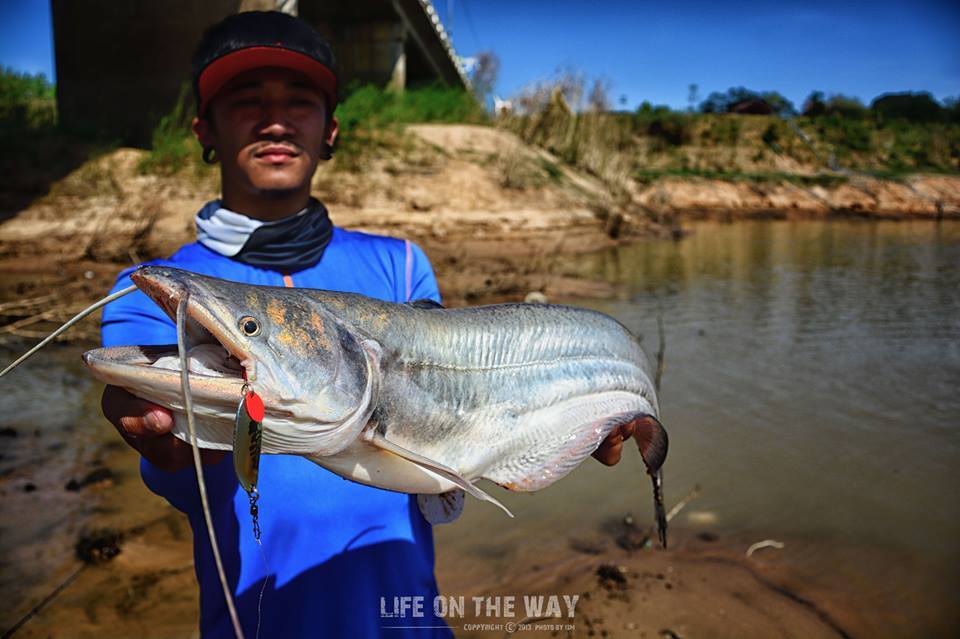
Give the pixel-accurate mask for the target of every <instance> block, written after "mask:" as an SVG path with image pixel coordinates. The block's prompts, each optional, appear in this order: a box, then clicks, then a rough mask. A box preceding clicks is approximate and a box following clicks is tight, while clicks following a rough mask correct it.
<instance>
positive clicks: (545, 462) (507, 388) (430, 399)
mask: <svg viewBox="0 0 960 639" xmlns="http://www.w3.org/2000/svg"><path fill="white" fill-rule="evenodd" d="M132 277H133V280H134V282H135V283H136V284H137V286H138V287H139V288H140V289H141V290H142V291H144V292H145V293H146V294H147V295H149V296H150V297H151V298H152V299H153V300H154V301H155V302H156V303H157V304H158V305H159V306H160V307H161V308H163V309H164V310H165V311H166V312H167V313H168V314H170V315H172V314H173V313H174V310H175V309H176V307H177V304H178V303H179V301H180V299H181V298H185V299H186V302H185V306H186V311H185V312H186V314H187V317H188V322H187V332H188V342H190V344H188V345H190V346H192V349H191V351H190V352H191V353H194V354H195V360H196V362H195V363H194V361H193V360H191V364H190V367H191V371H192V372H191V380H192V381H191V387H192V388H195V389H196V395H195V397H194V402H193V403H194V405H195V406H196V414H197V417H198V420H197V424H198V441H199V443H200V445H201V446H202V447H208V448H220V449H230V448H232V447H233V431H234V423H235V417H236V407H237V403H238V401H239V399H240V396H241V389H244V388H247V386H246V385H245V383H246V382H245V381H244V379H245V380H247V382H249V387H251V388H253V389H254V390H255V391H256V392H257V393H259V395H260V397H261V398H262V399H263V402H264V404H265V406H266V416H265V418H264V420H263V425H262V426H263V428H262V450H263V452H264V453H286V454H299V455H303V456H306V457H308V458H309V459H311V460H313V461H315V462H316V463H318V464H320V465H322V466H324V467H326V468H328V469H330V470H332V471H334V472H336V473H338V474H340V475H342V476H344V477H347V478H349V479H352V480H354V481H359V482H362V483H366V484H370V485H374V486H378V487H381V488H387V489H391V490H398V491H402V492H409V493H418V494H424V495H429V494H440V493H448V492H450V491H452V490H455V489H456V488H458V487H459V488H462V489H465V490H467V492H470V493H471V494H475V495H478V496H481V495H485V494H484V493H482V491H478V489H475V487H474V486H473V482H474V481H475V480H477V479H481V478H483V479H489V480H491V481H493V482H496V483H497V484H499V485H501V486H504V487H506V488H508V489H512V490H537V489H540V488H543V487H545V486H548V485H550V484H552V483H553V482H554V481H556V480H558V479H560V478H561V477H563V476H564V475H566V474H567V473H569V472H570V471H571V470H572V469H573V468H575V467H576V466H577V465H578V464H579V463H580V462H581V461H583V460H584V459H585V458H586V457H587V456H589V455H590V454H591V453H592V452H593V451H594V450H596V449H597V447H598V446H599V445H600V443H601V442H602V441H603V440H604V438H605V437H607V435H608V434H609V433H610V432H611V431H613V430H614V429H615V428H617V427H618V426H621V425H624V424H628V423H631V422H632V423H633V425H634V427H635V430H636V434H635V438H636V440H637V442H638V444H639V447H640V451H641V455H642V457H643V460H644V463H645V464H646V467H647V472H648V473H649V474H650V475H651V476H653V477H654V485H655V489H657V490H658V486H659V469H660V466H661V465H662V463H663V461H664V459H665V457H666V453H667V436H666V431H665V430H664V429H663V428H662V426H661V425H660V423H659V421H658V415H659V407H658V404H657V397H656V392H655V389H654V385H653V383H652V380H651V376H650V372H649V366H648V363H647V358H646V357H645V355H644V353H643V350H642V349H641V347H640V345H639V343H638V341H637V339H636V338H635V337H634V336H633V335H631V334H630V332H629V331H628V330H627V329H626V328H624V327H623V326H622V325H621V324H620V323H618V322H617V321H616V320H614V319H613V318H610V317H608V316H606V315H603V314H601V313H598V312H595V311H591V310H586V309H580V308H573V307H566V306H555V305H543V304H504V305H493V306H482V307H474V308H464V309H443V308H441V307H439V306H438V305H435V304H432V303H430V302H415V303H412V304H395V303H390V302H383V301H380V300H375V299H372V298H369V297H365V296H362V295H355V294H349V293H337V292H330V291H318V290H309V289H290V288H274V287H261V286H252V285H246V284H239V283H236V282H228V281H225V280H219V279H215V278H210V277H206V276H201V275H196V274H192V273H188V272H185V271H180V270H178V269H172V268H167V267H145V268H142V269H140V270H138V271H136V272H135V273H134V274H133V276H132ZM185 294H186V295H185ZM173 350H174V349H173V347H169V348H167V349H164V347H123V348H108V349H98V350H96V351H91V352H88V353H86V354H85V355H84V361H85V363H86V364H87V366H88V367H89V368H90V370H91V371H92V372H93V374H94V375H95V376H97V377H98V378H99V379H101V380H102V381H104V382H106V383H109V384H115V385H119V386H122V387H124V388H126V389H128V390H129V391H130V392H132V393H134V394H135V395H138V396H140V397H143V398H144V399H147V400H150V401H155V402H157V403H160V404H162V405H164V406H167V407H169V408H170V409H171V410H173V411H174V412H175V421H176V424H177V426H176V428H175V434H176V435H177V436H180V437H182V438H184V439H186V438H187V436H186V427H185V420H184V419H183V403H182V401H181V399H180V394H179V391H178V388H179V372H178V371H179V367H178V364H177V363H176V362H175V361H174V360H173V358H172V357H171V356H170V353H172V352H173ZM164 353H166V355H164ZM217 353H219V355H217ZM195 367H196V368H195ZM241 376H243V378H241ZM481 498H483V497H481ZM491 501H495V500H493V499H491Z"/></svg>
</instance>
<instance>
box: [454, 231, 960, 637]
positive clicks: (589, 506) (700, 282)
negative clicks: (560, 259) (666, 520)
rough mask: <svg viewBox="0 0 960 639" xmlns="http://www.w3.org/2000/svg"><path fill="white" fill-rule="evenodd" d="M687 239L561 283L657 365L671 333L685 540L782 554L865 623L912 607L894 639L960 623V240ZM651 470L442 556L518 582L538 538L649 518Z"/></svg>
mask: <svg viewBox="0 0 960 639" xmlns="http://www.w3.org/2000/svg"><path fill="white" fill-rule="evenodd" d="M691 230H692V231H693V233H692V235H691V236H689V237H687V238H685V239H683V240H682V241H679V242H676V243H673V242H664V241H647V242H642V243H639V244H636V245H633V246H628V247H622V248H618V249H615V250H611V251H608V252H604V253H599V254H597V255H595V256H592V257H590V258H588V259H587V260H586V261H582V260H581V261H579V262H578V263H577V264H576V265H570V266H569V267H568V269H571V270H573V272H578V273H579V274H582V275H590V276H593V277H600V278H605V279H606V280H608V281H609V282H612V283H617V284H622V285H624V286H625V290H626V293H625V295H624V296H623V299H617V300H615V301H603V302H597V301H589V300H579V301H577V303H578V304H580V305H585V306H591V307H593V308H596V309H597V310H600V311H603V312H605V313H609V314H611V315H613V316H614V317H616V318H618V319H619V320H620V321H621V322H623V323H624V324H625V325H626V326H627V327H629V328H630V329H631V330H633V331H634V332H635V333H637V334H640V335H643V336H644V341H643V343H644V347H645V350H647V352H648V354H649V355H651V356H652V357H651V359H652V358H653V356H655V354H656V352H657V350H658V348H659V346H658V329H657V316H658V314H659V315H661V316H662V318H663V323H664V334H665V341H666V344H665V350H664V354H665V368H664V372H663V377H662V389H661V395H660V403H661V409H662V419H663V422H664V424H665V425H666V427H667V429H668V431H669V433H670V454H669V457H668V459H667V463H666V466H665V471H664V472H665V481H666V490H667V502H668V507H669V505H670V504H671V503H673V502H675V501H676V500H678V499H679V498H680V497H682V496H683V495H684V494H685V493H687V492H688V491H689V490H690V489H691V488H692V487H693V486H694V485H695V484H699V485H700V486H701V487H702V491H703V492H702V496H701V497H700V498H698V499H697V500H696V501H694V502H693V503H691V505H690V506H689V507H688V508H687V510H685V511H683V514H681V516H680V517H679V518H678V520H677V522H676V524H677V526H678V527H685V528H688V529H692V530H699V529H703V530H708V531H712V532H715V533H720V534H721V535H737V536H742V537H743V538H745V539H750V540H754V541H755V540H760V539H765V538H773V539H778V540H786V543H787V552H788V554H789V556H790V557H791V559H792V560H793V561H794V562H795V563H796V564H797V565H798V566H800V567H801V568H802V569H803V570H804V572H805V573H806V574H808V575H809V577H810V579H812V580H814V581H819V582H821V584H822V585H828V584H829V585H831V586H832V587H834V588H839V589H841V590H847V591H852V592H853V593H854V594H853V597H852V598H853V600H854V604H855V605H860V606H862V607H864V608H870V607H872V606H876V607H877V608H878V613H879V612H880V610H879V608H881V607H886V608H889V607H891V606H897V607H899V608H910V611H909V612H908V613H907V614H906V616H905V618H904V623H905V626H904V627H902V628H900V630H901V631H907V630H908V629H909V628H910V627H912V628H913V629H914V630H916V629H917V628H918V627H920V628H923V627H940V624H941V623H942V622H943V621H944V615H945V614H950V615H952V618H953V619H954V620H957V615H956V613H946V610H947V606H952V602H953V601H955V597H956V595H955V593H956V591H957V587H958V586H960V575H958V572H960V563H958V560H960V500H958V499H957V498H956V496H955V494H954V490H955V489H956V487H957V486H958V485H960V224H957V223H941V224H937V223H935V222H890V223H887V222H857V221H827V222H815V221H801V222H789V221H758V222H736V223H733V224H721V223H702V224H696V225H694V226H692V227H691ZM630 452H631V453H634V455H635V451H630ZM628 457H629V456H628ZM639 468H640V467H639V460H638V459H635V457H629V459H628V460H627V461H626V463H621V464H620V465H619V466H617V467H615V468H613V469H607V468H604V467H601V466H600V465H599V464H596V463H593V462H589V463H586V464H584V465H583V466H581V467H580V468H578V469H577V470H576V471H575V472H574V474H573V475H571V476H570V477H568V478H567V479H565V480H563V481H562V482H559V483H558V484H555V485H554V486H553V487H551V488H550V489H548V490H547V491H545V492H543V493H540V494H538V495H536V496H533V497H530V496H526V495H518V496H511V497H512V499H509V500H507V501H506V503H507V505H508V506H510V507H511V508H513V509H514V511H515V512H516V514H517V516H518V519H519V520H520V521H522V522H524V525H523V526H522V527H517V528H516V529H512V530H511V528H510V526H506V525H505V524H504V522H503V521H502V519H501V518H499V517H498V513H496V512H493V509H489V508H484V507H483V506H484V505H483V504H474V503H471V504H469V508H468V511H469V512H467V513H466V515H465V519H466V521H465V522H461V523H462V524H463V526H464V527H463V528H462V529H460V531H457V530H456V529H455V528H454V527H449V528H440V529H438V533H437V534H438V539H439V543H440V545H441V547H444V544H449V545H453V546H454V547H457V548H458V549H459V550H460V551H461V552H464V553H466V554H470V553H473V554H475V555H481V556H505V557H507V558H508V559H506V560H505V561H504V566H503V568H504V570H509V563H510V561H509V556H510V553H509V552H508V550H507V549H508V548H509V547H510V546H511V545H516V544H523V543H524V541H525V540H527V541H528V540H529V539H531V536H533V537H534V538H535V537H536V536H541V537H542V536H550V535H556V534H558V532H560V531H563V532H566V533H567V534H570V535H577V534H581V533H587V532H589V530H590V529H591V528H595V527H596V526H597V525H598V522H602V521H605V520H610V519H613V518H616V517H618V516H622V514H623V513H624V512H628V511H629V512H633V513H636V514H637V515H638V517H639V518H641V519H648V518H649V517H651V512H652V509H651V507H650V505H649V503H650V495H649V486H648V482H647V481H646V480H645V478H643V477H641V476H640V475H641V471H640V470H639ZM532 522H533V523H532ZM464 529H467V530H470V531H471V532H470V534H469V536H468V537H467V538H464V535H463V530H464ZM505 530H506V532H505ZM491 540H496V542H495V543H494V542H491ZM925 620H926V621H929V622H930V625H929V626H928V625H927V624H926V623H924V621H925ZM937 620H939V621H937ZM918 623H919V626H917V625H916V624H918ZM911 624H913V625H911ZM894 634H900V633H899V632H895V633H894Z"/></svg>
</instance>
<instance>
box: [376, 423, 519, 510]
mask: <svg viewBox="0 0 960 639" xmlns="http://www.w3.org/2000/svg"><path fill="white" fill-rule="evenodd" d="M369 442H370V443H371V444H373V445H374V446H376V447H377V448H380V449H382V450H385V451H387V452H389V453H393V454H394V455H396V456H398V457H402V458H404V459H406V460H407V461H409V462H412V463H414V464H416V465H418V466H420V467H422V468H425V469H427V470H429V471H431V472H433V473H436V474H437V475H440V476H441V477H443V478H444V479H448V480H450V481H451V482H453V483H454V484H456V485H457V486H459V487H460V488H462V489H463V490H465V491H466V492H468V493H470V494H471V495H473V496H474V497H476V498H477V499H479V500H480V501H489V502H491V503H492V504H494V505H495V506H497V507H499V508H500V509H501V510H503V512H505V513H507V514H508V515H510V516H511V517H513V513H512V512H510V511H509V510H507V507H506V506H504V505H503V504H501V503H500V502H499V501H497V500H496V499H495V498H494V497H491V496H490V495H488V494H487V493H485V492H483V491H482V490H480V489H479V488H477V487H476V486H474V485H473V484H472V483H470V481H469V480H467V479H466V478H465V477H464V476H463V475H461V474H460V473H458V472H457V471H455V470H453V469H452V468H449V467H447V466H444V465H443V464H441V463H439V462H435V461H433V460H432V459H427V458H426V457H424V456H423V455H418V454H417V453H415V452H413V451H412V450H407V449H406V448H404V447H402V446H397V445H396V444H394V443H393V442H391V441H388V440H387V439H386V438H385V437H384V436H383V435H381V434H380V433H377V432H376V431H373V433H372V435H370V438H369Z"/></svg>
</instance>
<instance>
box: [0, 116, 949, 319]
mask: <svg viewBox="0 0 960 639" xmlns="http://www.w3.org/2000/svg"><path fill="white" fill-rule="evenodd" d="M142 157H143V152H142V151H137V150H134V149H119V150H116V151H113V152H110V153H108V154H106V155H103V156H101V157H99V158H97V159H95V160H91V161H89V162H87V163H86V164H83V165H82V166H81V167H80V168H79V169H77V170H75V171H73V172H72V173H71V174H69V175H68V176H67V177H66V178H64V179H63V180H60V181H58V182H56V183H55V184H54V185H53V186H52V187H51V189H50V191H49V193H47V194H46V195H44V196H42V197H39V198H38V199H36V200H35V201H34V202H33V203H32V204H31V205H30V206H28V207H27V208H26V209H24V210H22V211H20V212H18V213H16V214H14V215H13V216H12V217H11V218H10V219H8V220H6V221H5V222H3V223H2V224H0V272H2V273H11V272H21V273H23V272H25V271H29V272H30V273H48V274H62V276H63V281H66V280H67V279H68V278H72V277H75V276H76V275H77V274H78V272H79V273H85V272H88V275H89V273H93V274H94V276H95V278H96V282H95V283H96V286H98V287H99V288H101V289H102V288H103V287H104V286H106V285H107V284H108V283H109V281H110V280H111V279H112V276H113V274H114V273H115V272H116V271H117V270H119V269H120V268H122V267H123V266H126V265H129V264H132V263H136V262H139V261H142V260H144V259H148V258H151V257H158V256H164V255H167V254H169V253H170V252H171V251H173V250H175V249H176V247H177V246H179V245H181V244H183V243H184V242H187V241H189V240H191V239H192V238H193V232H194V231H193V222H192V218H193V215H194V213H195V212H196V209H197V208H198V206H199V204H200V203H202V202H204V201H206V200H208V199H211V198H214V197H215V196H216V194H217V189H218V186H217V179H216V173H215V171H211V170H200V169H194V168H189V169H185V170H184V171H181V173H180V174H178V175H177V176H174V177H164V176H160V175H144V174H141V172H140V171H139V169H138V166H139V163H140V160H141V158H142ZM338 162H340V163H341V166H338V165H337V163H338ZM343 162H345V160H339V159H335V160H334V161H333V163H331V164H330V165H328V166H324V167H322V168H321V170H320V171H319V172H318V174H317V176H316V178H315V182H314V192H315V194H316V195H317V196H318V197H320V198H321V199H323V200H324V201H325V202H326V203H327V204H328V207H329V209H330V211H331V215H332V217H333V219H334V221H335V223H337V224H338V225H340V226H343V227H347V228H355V229H362V230H367V231H371V232H378V233H386V234H390V235H395V236H401V237H407V238H410V239H412V240H414V241H416V242H418V243H419V244H420V245H421V246H423V248H424V249H425V250H426V251H427V253H428V255H429V256H430V257H431V259H432V260H433V262H434V265H435V268H436V271H437V274H438V278H439V280H440V285H441V292H442V293H443V296H444V299H445V300H447V303H448V304H452V305H458V304H465V303H474V302H476V301H478V300H481V299H484V300H491V299H493V300H496V299H522V298H523V297H524V296H525V295H526V294H527V293H528V292H530V291H533V290H540V291H543V292H545V293H546V294H547V295H548V297H551V298H563V297H567V296H610V295H615V294H616V291H613V290H611V289H610V287H609V286H607V285H603V284H600V283H597V282H592V281H585V280H582V279H578V278H574V277H571V276H570V275H569V274H566V273H564V272H563V268H562V265H561V264H559V263H558V261H557V259H556V256H557V255H559V254H566V255H571V254H572V255H575V254H578V253H582V252H589V251H594V250H597V249H600V248H604V247H608V246H611V245H614V244H616V243H620V242H629V241H631V240H633V239H635V238H637V237H644V236H651V235H653V236H664V237H667V236H671V235H673V236H678V235H682V226H683V222H684V220H685V219H688V218H701V217H721V218H724V219H732V218H738V217H755V216H762V217H771V216H775V217H824V216H830V215H845V216H849V215H856V216H863V217H877V218H889V217H896V218H905V217H909V218H917V217H921V218H938V217H960V177H957V176H923V175H919V176H913V177H909V178H905V179H903V180H897V181H893V180H879V179H875V178H870V177H867V176H858V175H851V176H840V177H839V178H838V179H837V180H833V181H828V182H827V184H831V185H832V186H822V185H818V184H817V181H816V180H813V181H812V182H811V181H810V180H809V179H807V178H809V177H810V176H806V177H805V178H804V180H806V181H804V180H799V181H798V180H787V179H783V180H771V181H764V182H757V181H752V182H751V181H722V180H707V179H701V178H684V179H680V178H661V179H657V180H653V181H651V182H643V181H628V182H627V183H626V186H625V187H624V188H617V189H611V188H610V187H609V185H607V184H605V183H604V182H603V181H601V180H600V179H598V178H596V177H594V176H592V175H588V174H586V173H583V172H578V171H575V170H573V169H571V168H569V167H568V166H566V165H564V164H562V163H561V162H559V161H558V160H557V159H556V158H554V157H552V156H550V155H549V154H548V153H546V152H544V151H542V150H540V149H537V148H533V147H530V146H527V145H525V144H523V143H521V142H520V141H519V140H518V139H517V138H516V137H515V136H513V135H512V134H510V133H507V132H505V131H502V130H498V129H495V128H491V127H482V126H467V125H418V126H411V127H408V129H407V132H406V134H405V135H403V136H399V137H397V138H396V139H394V140H391V141H390V142H389V143H388V144H384V145H383V146H382V147H380V148H378V149H377V150H376V151H373V152H370V153H369V154H368V155H365V156H363V158H361V160H360V161H359V162H360V165H359V166H357V162H358V161H357V160H356V159H355V158H354V159H352V160H351V162H353V164H352V165H351V167H350V170H346V167H345V166H344V165H343ZM621 186H622V185H621ZM614 192H616V194H614Z"/></svg>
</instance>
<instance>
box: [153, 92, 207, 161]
mask: <svg viewBox="0 0 960 639" xmlns="http://www.w3.org/2000/svg"><path fill="white" fill-rule="evenodd" d="M192 118H193V107H192V99H191V97H190V87H189V85H187V84H184V85H183V86H182V87H180V95H179V96H178V98H177V102H176V104H175V105H174V107H173V110H172V111H170V113H168V114H166V115H165V116H163V117H162V118H160V121H159V122H158V123H157V126H156V127H154V129H153V135H152V136H151V140H150V152H149V153H148V154H147V155H145V156H144V157H143V159H142V160H140V164H139V165H138V166H137V169H138V170H139V171H140V173H142V174H149V173H154V174H160V175H174V174H176V173H178V172H179V171H180V170H181V169H183V168H184V167H185V166H187V165H188V164H190V163H191V162H194V163H195V165H196V166H197V167H201V166H205V165H203V163H202V162H200V161H199V156H200V147H199V145H198V144H197V141H196V140H195V139H194V137H193V133H192V132H191V131H190V121H191V120H192Z"/></svg>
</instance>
